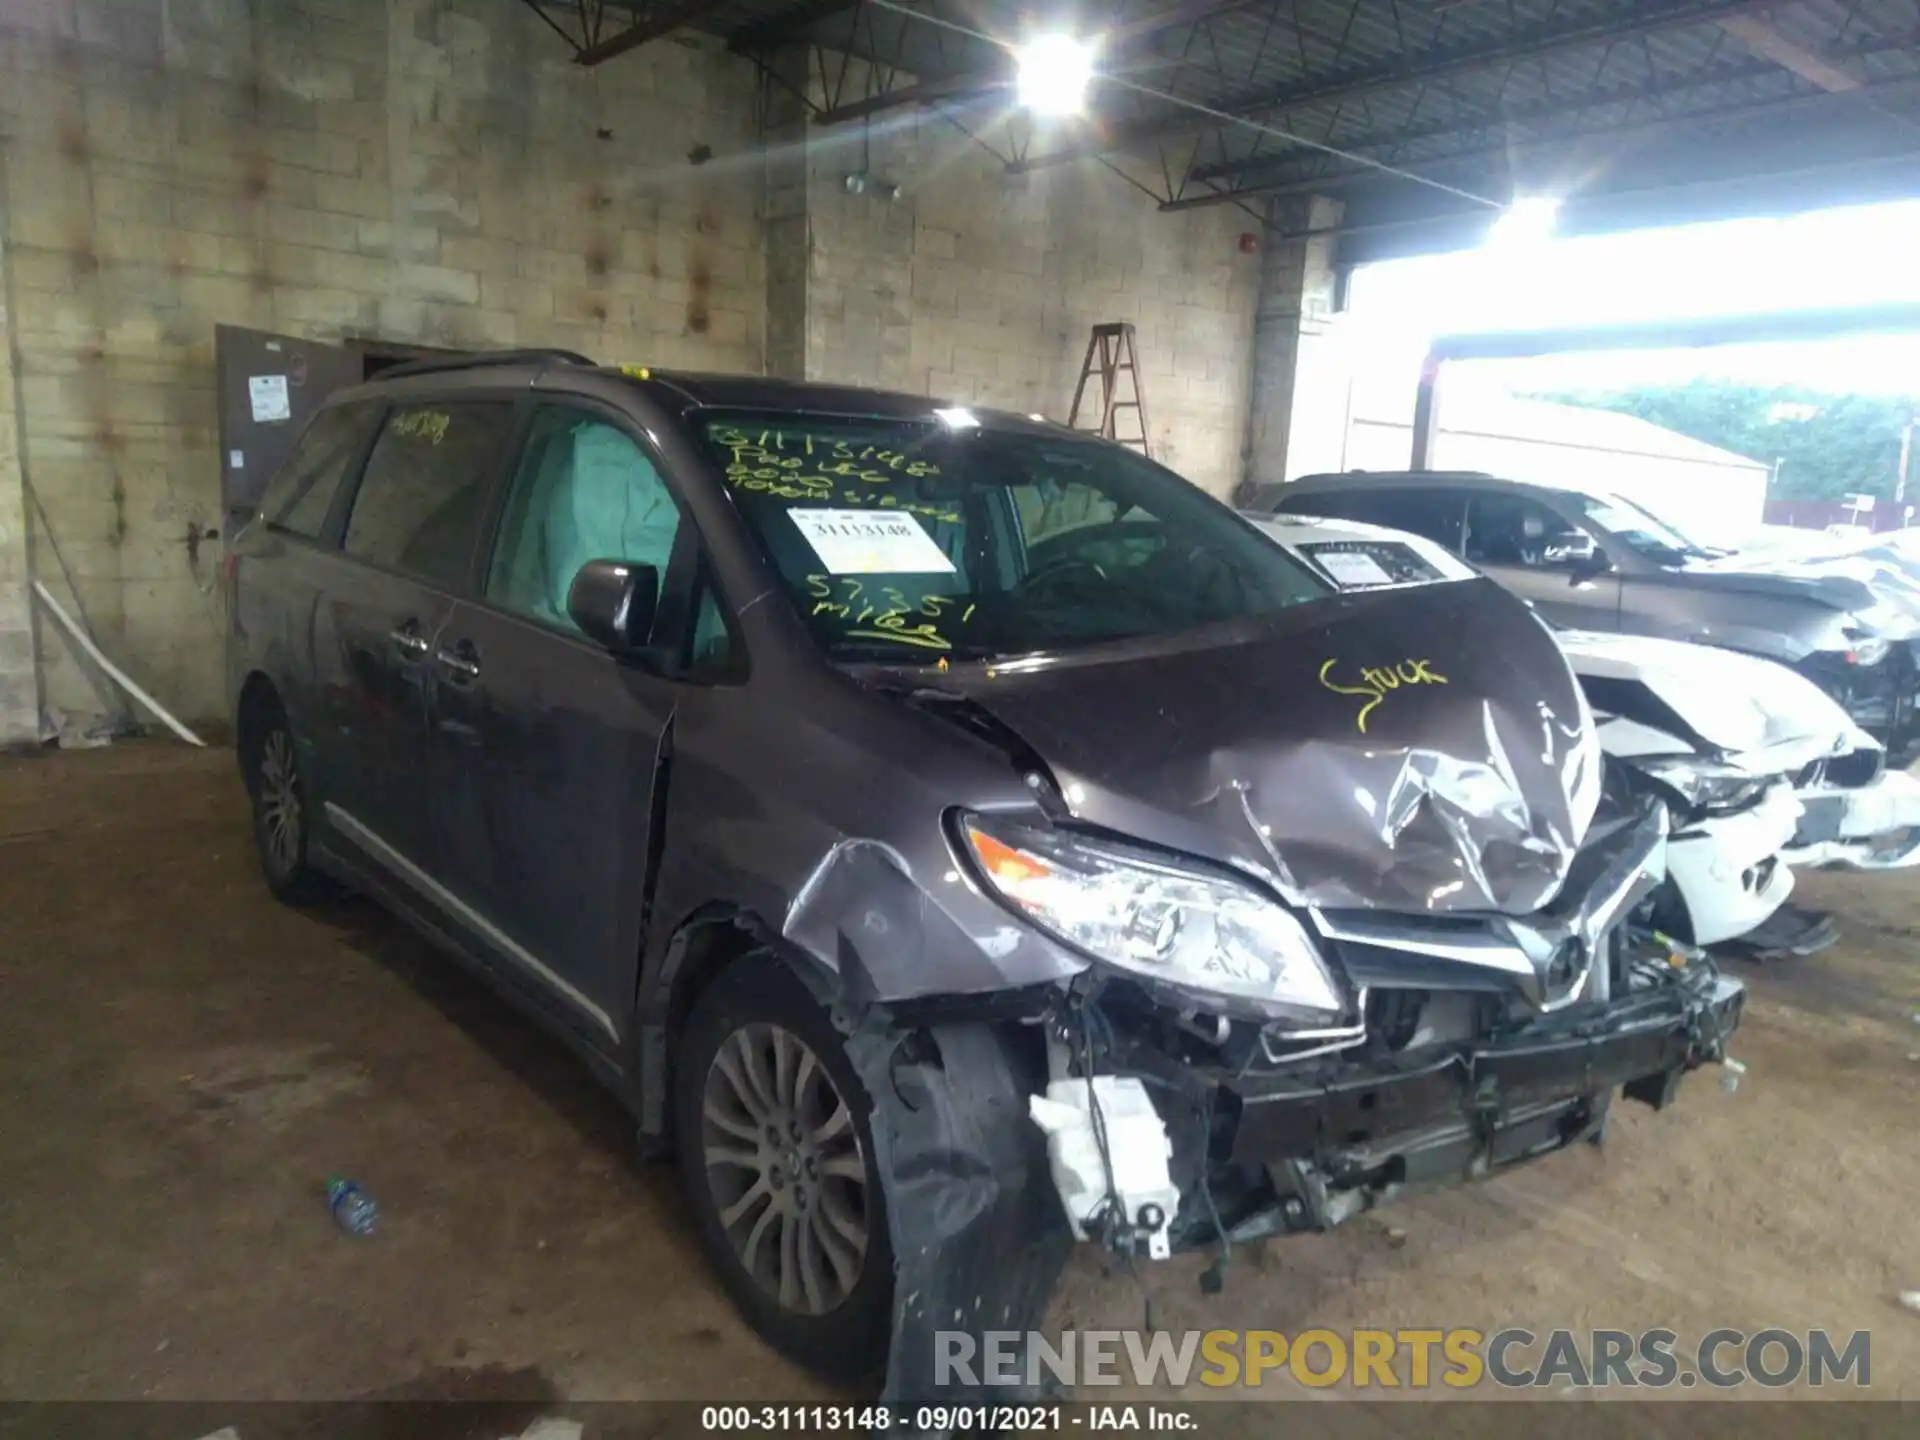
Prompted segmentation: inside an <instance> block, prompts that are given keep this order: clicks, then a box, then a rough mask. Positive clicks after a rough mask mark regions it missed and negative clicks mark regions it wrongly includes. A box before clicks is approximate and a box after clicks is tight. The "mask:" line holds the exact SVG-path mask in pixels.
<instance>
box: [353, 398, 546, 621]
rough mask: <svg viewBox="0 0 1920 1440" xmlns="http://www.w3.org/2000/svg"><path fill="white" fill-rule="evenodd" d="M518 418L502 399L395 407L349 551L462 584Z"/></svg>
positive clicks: (443, 582)
mask: <svg viewBox="0 0 1920 1440" xmlns="http://www.w3.org/2000/svg"><path fill="white" fill-rule="evenodd" d="M512 421H513V407H512V406H511V405H510V404H507V403H505V402H503V401H452V402H447V401H436V402H432V403H428V404H422V405H402V406H399V407H397V408H395V409H394V410H393V411H392V412H391V413H390V414H389V415H388V416H387V423H386V424H385V425H384V426H383V427H382V428H381V431H380V438H379V439H378V440H376V441H375V442H374V446H373V453H372V454H371V455H369V456H368V457H367V468H366V472H365V473H364V474H363V475H362V476H361V479H360V489H359V492H358V493H357V494H356V495H355V496H354V499H353V515H352V517H351V518H350V519H349V520H348V522H347V536H346V550H347V553H348V554H349V555H357V556H359V557H361V558H362V559H365V560H371V561H373V562H374V563H375V564H377V565H385V566H388V567H390V568H392V569H395V570H403V571H405V572H407V573H408V574H410V575H414V576H417V577H419V578H420V579H422V580H425V581H427V582H428V583H429V584H432V585H438V586H441V587H443V588H446V589H454V588H457V587H458V586H459V584H460V582H461V580H462V579H463V578H464V577H465V575H466V573H467V565H468V562H469V561H470V560H471V558H472V556H473V545H474V537H475V536H476V535H477V534H478V533H479V529H480V519H481V514H480V512H481V509H482V508H483V506H484V505H485V504H486V493H487V482H488V481H489V480H490V479H491V478H492V476H493V473H494V470H495V468H496V466H497V465H498V463H499V459H500V447H501V446H502V445H503V444H504V443H505V441H506V438H507V432H508V430H509V429H510V428H511V425H512Z"/></svg>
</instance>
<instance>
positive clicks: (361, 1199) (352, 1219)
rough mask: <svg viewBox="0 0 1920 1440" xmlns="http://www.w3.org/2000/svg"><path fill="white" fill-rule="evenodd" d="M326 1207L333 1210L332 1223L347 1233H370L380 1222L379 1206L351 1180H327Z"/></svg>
mask: <svg viewBox="0 0 1920 1440" xmlns="http://www.w3.org/2000/svg"><path fill="white" fill-rule="evenodd" d="M327 1208H328V1209H330V1210H332V1211H333V1220H334V1223H335V1224H336V1225H338V1226H339V1227H340V1228H341V1229H342V1230H343V1231H345V1232H346V1233H347V1234H349V1235H362V1236H365V1235H371V1234H373V1229H374V1226H376V1225H377V1224H379V1223H380V1207H379V1206H377V1205H375V1204H374V1203H373V1197H372V1196H371V1195H369V1194H367V1192H366V1191H364V1190H362V1189H361V1188H360V1186H359V1185H358V1184H356V1183H355V1182H354V1181H352V1180H340V1179H333V1180H329V1181H327Z"/></svg>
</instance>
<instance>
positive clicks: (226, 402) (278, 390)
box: [213, 325, 363, 535]
mask: <svg viewBox="0 0 1920 1440" xmlns="http://www.w3.org/2000/svg"><path fill="white" fill-rule="evenodd" d="M213 357H214V369H215V371H216V373H217V375H218V384H219V397H220V398H219V407H220V413H219V431H220V506H221V511H222V517H221V518H222V522H223V530H224V533H226V534H228V535H231V534H233V533H234V532H235V531H236V530H238V529H239V528H240V526H241V525H242V524H243V523H245V522H246V520H247V519H248V518H249V517H251V516H252V514H253V512H254V511H255V510H256V509H257V508H258V507H259V504H260V495H261V492H262V491H264V490H265V489H266V486H267V481H268V480H269V479H271V478H272V476H273V472H274V471H276V470H278V469H279V468H280V464H281V462H282V461H284V460H285V459H286V458H287V454H288V452H289V451H290V450H292V449H293V442H294V441H295V440H296V439H297V438H299V435H300V432H301V430H303V429H304V428H305V427H306V423H307V421H308V420H310V419H311V418H313V412H314V411H316V410H318V409H319V408H320V405H321V403H322V402H323V401H324V400H325V399H326V398H327V396H329V395H331V394H332V393H333V392H334V391H335V390H339V389H342V388H344V387H345V386H348V385H357V384H359V383H360V378H361V367H362V364H363V361H362V359H361V357H360V356H358V355H355V354H353V353H351V352H350V351H349V350H348V349H347V347H346V346H344V345H328V344H324V343H322V342H321V341H318V340H301V339H298V338H296V337H295V336H292V335H270V334H268V333H267V332H265V331H263V330H242V329H240V328H239V327H237V326H233V325H216V326H215V327H214V330H213Z"/></svg>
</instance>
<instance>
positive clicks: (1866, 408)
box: [1539, 380, 1920, 501]
mask: <svg viewBox="0 0 1920 1440" xmlns="http://www.w3.org/2000/svg"><path fill="white" fill-rule="evenodd" d="M1539 398H1540V399H1543V400H1557V401H1560V402H1561V403H1563V404H1568V405H1585V406H1588V407H1590V408H1592V409H1596V410H1613V411H1618V412H1619V413H1621V414H1625V415H1634V416H1638V417H1639V418H1640V419H1642V420H1647V421H1651V422H1652V423H1653V424H1655V425H1660V426H1664V427H1665V428H1667V429H1669V430H1673V431H1677V432H1678V433H1680V434H1682V435H1686V436H1689V437H1691V438H1692V439H1695V440H1701V441H1705V442H1706V443H1707V444H1709V445H1717V446H1719V447H1720V448H1721V449H1723V450H1731V451H1733V452H1734V453H1735V454H1736V455H1744V456H1746V457H1747V458H1748V459H1750V460H1757V461H1759V462H1760V463H1761V464H1763V465H1766V466H1769V467H1771V466H1772V465H1773V463H1774V462H1775V461H1776V460H1778V461H1780V462H1781V464H1780V483H1779V484H1778V485H1777V486H1775V487H1772V488H1771V489H1770V490H1769V492H1768V493H1769V495H1770V496H1772V497H1773V498H1775V499H1781V500H1839V499H1842V498H1844V497H1845V496H1848V495H1857V494H1864V495H1872V496H1874V497H1875V498H1876V499H1878V500H1881V501H1890V500H1892V498H1893V487H1894V481H1895V479H1896V477H1897V476H1898V474H1899V470H1900V436H1901V432H1902V431H1903V430H1904V429H1905V428H1906V425H1907V422H1908V420H1909V419H1910V418H1912V417H1913V415H1914V413H1915V410H1916V406H1915V403H1914V402H1913V401H1911V400H1907V399H1900V398H1892V397H1887V396H1879V395H1830V394H1823V393H1821V392H1820V391H1818V390H1812V389H1806V388H1802V387H1797V386H1777V387H1771V388H1770V387H1766V386H1760V385H1740V384H1735V383H1733V382H1731V381H1726V380H1693V381H1689V382H1688V383H1687V384H1685V385H1677V386H1665V387H1651V386H1650V387H1643V388H1637V389H1632V390H1621V391H1613V392H1605V393H1601V392H1576V393H1573V394H1560V395H1542V396H1540V397H1539ZM1910 466H1911V468H1910V470H1909V481H1910V485H1909V488H1913V485H1912V483H1911V482H1913V481H1914V480H1916V479H1920V475H1916V474H1915V472H1916V471H1920V455H1917V456H1915V457H1914V459H1913V460H1912V461H1911V462H1910Z"/></svg>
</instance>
